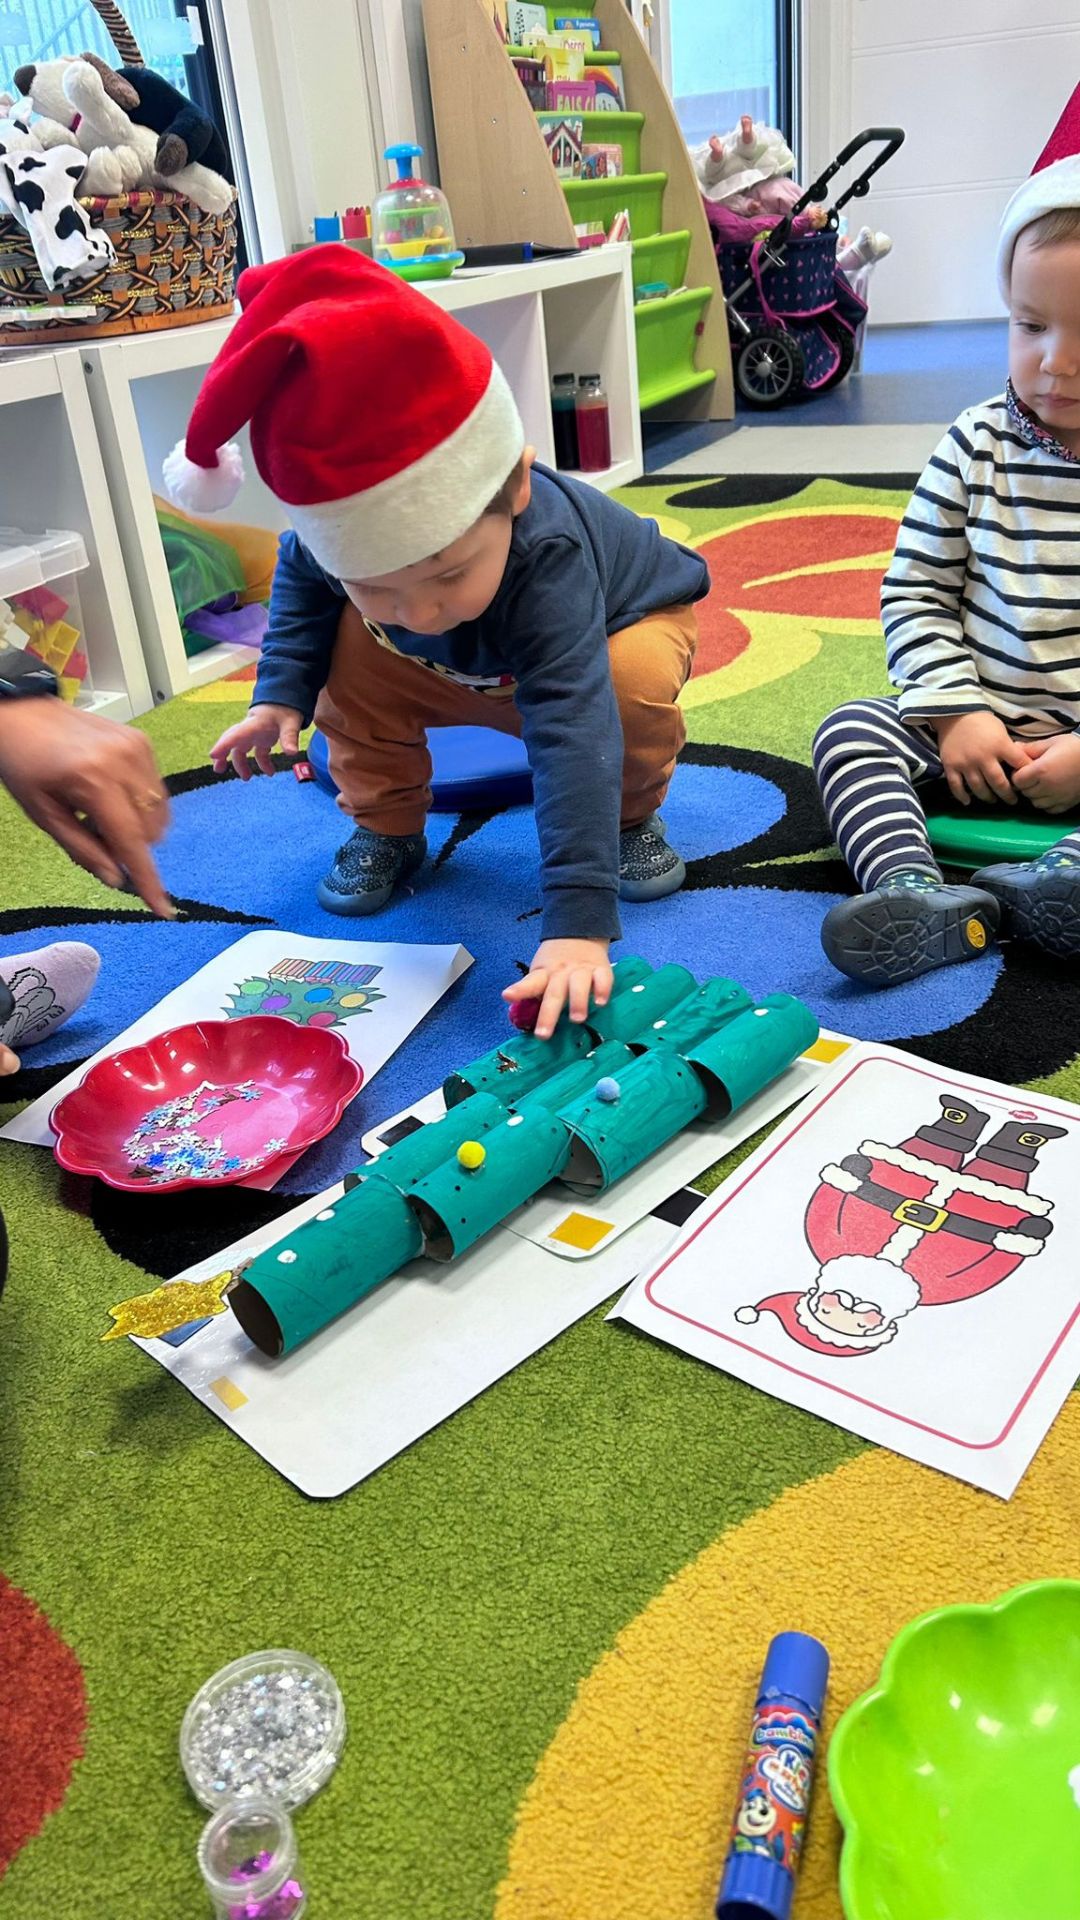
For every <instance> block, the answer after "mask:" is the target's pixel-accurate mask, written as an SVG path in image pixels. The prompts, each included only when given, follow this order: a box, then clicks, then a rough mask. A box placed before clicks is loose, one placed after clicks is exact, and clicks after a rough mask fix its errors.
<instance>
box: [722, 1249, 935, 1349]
mask: <svg viewBox="0 0 1080 1920" xmlns="http://www.w3.org/2000/svg"><path fill="white" fill-rule="evenodd" d="M817 1293H846V1294H850V1296H851V1298H852V1300H853V1301H862V1300H867V1301H871V1302H872V1303H873V1305H874V1306H875V1307H878V1308H879V1309H880V1311H881V1313H882V1314H883V1315H884V1325H883V1326H882V1327H880V1328H879V1329H878V1331H877V1332H876V1333H868V1334H842V1333H836V1332H834V1331H833V1330H832V1329H831V1328H829V1327H826V1326H825V1324H824V1322H823V1321H820V1320H818V1319H817V1318H816V1317H815V1316H814V1315H813V1313H812V1310H811V1307H810V1302H811V1300H812V1299H813V1297H814V1295H815V1294H817ZM920 1298H921V1295H920V1292H919V1283H918V1281H917V1280H913V1279H912V1277H911V1275H910V1273H906V1272H905V1271H904V1268H903V1267H898V1266H896V1265H895V1264H894V1263H893V1262H892V1261H891V1260H883V1259H881V1258H880V1257H876V1256H874V1255H872V1254H866V1253H842V1254H838V1255H837V1257H836V1259H835V1260H827V1261H826V1262H825V1265H824V1266H823V1267H822V1268H821V1270H820V1272H819V1274H818V1277H817V1280H816V1281H815V1283H814V1285H813V1286H812V1287H810V1288H808V1290H807V1291H806V1293H773V1294H770V1295H769V1297H768V1298H767V1299H766V1300H759V1301H758V1304H757V1306H756V1307H739V1308H738V1309H737V1311H736V1314H735V1318H736V1320H737V1321H738V1322H739V1324H740V1326H744V1327H747V1326H753V1325H754V1323H755V1321H757V1320H759V1319H760V1317H761V1315H762V1314H763V1313H774V1314H775V1315H776V1318H777V1319H778V1320H779V1322H780V1324H781V1326H782V1327H783V1329H784V1332H785V1333H786V1334H788V1335H789V1337H790V1338H791V1339H792V1340H794V1341H796V1342H797V1343H798V1345H799V1346H801V1347H807V1348H809V1350H810V1352H811V1353H823V1354H826V1355H828V1357H829V1359H830V1360H837V1359H842V1358H845V1357H847V1356H850V1355H854V1354H860V1353H874V1352H876V1350H877V1349H878V1348H879V1347H884V1346H887V1345H888V1343H889V1341H890V1340H891V1339H892V1338H893V1336H894V1334H895V1332H896V1322H897V1321H898V1320H902V1319H903V1317H904V1315H905V1314H906V1313H910V1312H911V1311H912V1309H913V1308H914V1307H917V1306H918V1304H919V1300H920Z"/></svg>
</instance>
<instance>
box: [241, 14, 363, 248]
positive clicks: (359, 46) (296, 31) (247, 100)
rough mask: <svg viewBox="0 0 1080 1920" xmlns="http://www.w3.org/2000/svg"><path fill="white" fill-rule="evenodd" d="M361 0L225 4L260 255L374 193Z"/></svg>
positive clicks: (295, 240)
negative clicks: (321, 215) (318, 218)
mask: <svg viewBox="0 0 1080 1920" xmlns="http://www.w3.org/2000/svg"><path fill="white" fill-rule="evenodd" d="M361 4H362V0H224V5H223V16H224V21H225V29H226V34H227V38H228V42H229V47H230V53H231V60H232V67H233V76H234V82H235V86H236V93H237V102H238V107H239V113H240V120H241V126H242V128H243V131H244V136H245V147H246V151H247V159H248V168H249V172H250V174H251V186H252V195H253V198H254V201H255V210H256V217H257V220H258V224H259V232H260V236H261V238H262V242H263V251H264V253H265V255H266V257H267V258H273V257H274V256H275V255H277V254H280V253H283V252H286V251H287V250H288V249H289V247H291V246H295V245H299V244H300V243H301V242H303V241H305V240H309V239H310V238H311V222H312V221H313V220H314V218H315V215H316V214H317V213H335V212H336V213H343V212H344V210H345V208H346V207H349V206H359V205H370V202H371V200H372V199H373V197H374V195H375V194H376V193H377V192H378V191H379V188H380V186H381V184H382V181H381V179H380V176H379V161H378V148H379V140H378V136H377V131H376V125H375V116H374V113H373V109H372V101H371V92H372V89H373V87H374V78H373V75H372V73H371V70H370V69H371V62H370V59H369V58H368V57H366V53H365V46H364V38H363V32H362V25H363V17H362V14H361Z"/></svg>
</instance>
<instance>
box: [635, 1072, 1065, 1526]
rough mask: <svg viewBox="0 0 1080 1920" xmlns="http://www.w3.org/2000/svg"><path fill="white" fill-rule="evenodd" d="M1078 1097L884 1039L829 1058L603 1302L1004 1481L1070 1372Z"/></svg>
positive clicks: (899, 1441)
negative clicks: (803, 1094)
mask: <svg viewBox="0 0 1080 1920" xmlns="http://www.w3.org/2000/svg"><path fill="white" fill-rule="evenodd" d="M1078 1220H1080V1109H1078V1108H1076V1107H1073V1106H1071V1105H1069V1104H1068V1103H1066V1102H1065V1101H1060V1100H1053V1099H1050V1098H1047V1097H1045V1096H1043V1095H1037V1094H1030V1093H1026V1092H1017V1090H1016V1089H1015V1088H1011V1087H1004V1086H999V1085H997V1084H996V1083H995V1082H993V1081H988V1080H977V1079H975V1078H973V1077H971V1076H970V1075H966V1074H957V1075H951V1074H948V1073H946V1072H943V1071H942V1070H941V1069H939V1068H937V1067H935V1066H933V1065H931V1064H930V1063H928V1062H925V1061H922V1060H917V1059H915V1058H914V1057H912V1056H910V1055H905V1054H902V1053H899V1052H896V1051H894V1050H892V1049H890V1048H887V1047H878V1046H872V1045H868V1044H867V1045H862V1044H859V1043H852V1045H851V1046H850V1047H849V1048H848V1049H847V1050H846V1051H845V1053H844V1054H843V1055H842V1056H841V1058H840V1059H838V1060H837V1063H836V1065H835V1067H834V1068H833V1069H832V1071H831V1073H830V1075H829V1077H828V1078H827V1079H826V1080H825V1081H823V1082H822V1083H821V1085H820V1086H819V1087H818V1089H817V1090H816V1091H815V1092H814V1093H812V1094H810V1095H809V1096H808V1097H807V1099H806V1100H804V1101H803V1102H802V1103H801V1104H800V1105H799V1106H798V1107H797V1108H795V1110H794V1111H793V1112H792V1113H791V1114H790V1115H789V1116H788V1118H787V1120H785V1121H783V1122H781V1124H780V1126H779V1127H778V1128H777V1130H776V1132H775V1133H774V1134H773V1135H771V1137H770V1138H769V1139H768V1140H766V1141H765V1143H764V1144H763V1145H762V1146H761V1147H760V1148H759V1149H758V1150H757V1152H756V1153H754V1154H753V1155H751V1157H750V1158H749V1159H748V1160H747V1161H746V1162H745V1163H744V1164H743V1166H741V1167H740V1168H739V1169H738V1170H737V1171H736V1172H735V1173H734V1174H733V1175H732V1176H731V1178H730V1179H729V1180H727V1181H726V1182H725V1183H724V1185H723V1186H722V1187H720V1188H719V1189H718V1191H717V1193H716V1194H715V1195H714V1196H713V1197H712V1199H711V1200H710V1202H709V1203H708V1205H707V1207H705V1208H703V1209H702V1210H701V1211H700V1212H699V1213H697V1214H695V1215H694V1216H693V1218H692V1220H691V1221H690V1222H688V1224H687V1226H686V1228H685V1229H684V1231H683V1233H682V1234H681V1235H680V1237H679V1239H678V1241H677V1242H676V1244H675V1246H674V1248H673V1249H672V1250H671V1251H670V1252H669V1253H668V1254H667V1255H666V1256H665V1258H664V1259H663V1260H662V1261H661V1262H660V1263H659V1264H658V1266H657V1267H656V1268H655V1269H654V1271H653V1272H651V1273H649V1274H645V1275H643V1276H642V1277H641V1279H640V1280H638V1281H637V1282H636V1283H635V1285H634V1287H633V1288H632V1289H631V1290H630V1292H629V1293H628V1294H626V1295H625V1296H624V1298H623V1300H622V1301H621V1302H620V1303H619V1306H618V1307H617V1308H616V1309H615V1313H614V1315H613V1316H612V1317H613V1318H621V1319H626V1320H630V1321H631V1322H632V1323H633V1324H634V1325H636V1326H638V1327H640V1328H642V1329H643V1330H644V1331H646V1332H649V1333H651V1334H654V1335H656V1336H657V1337H659V1338H661V1339H664V1340H666V1341H668V1342H669V1343H670V1344H672V1345H675V1346H679V1347H682V1348H683V1349H684V1350H685V1351H686V1352H688V1353H692V1354H695V1355H696V1356H697V1357H698V1358H699V1359H702V1360H706V1361H708V1362H709V1364H711V1365H713V1366H717V1367H722V1368H724V1369H725V1370H726V1371H728V1372H730V1373H733V1374H736V1375H738V1376H739V1377H740V1378H742V1379H744V1380H747V1381H749V1382H750V1383H751V1384H752V1385H754V1386H757V1387H760V1388H762V1389H763V1390H764V1391H766V1392H768V1393H771V1394H773V1395H775V1396H776V1397H777V1398H780V1399H784V1400H787V1401H790V1402H791V1403H792V1404H793V1405H796V1406H801V1407H804V1408H806V1409H807V1410H808V1411H810V1412H812V1413H817V1414H820V1415H821V1416H822V1417H824V1418H826V1419H830V1420H832V1421H834V1422H835V1423H836V1424H838V1425H840V1426H844V1427H847V1428H849V1429H850V1430H851V1431H852V1432H854V1433H860V1434H862V1435H864V1436H865V1437H866V1438H867V1439H870V1440H875V1441H877V1442H879V1443H880V1444H883V1445H886V1446H891V1447H892V1448H893V1449H894V1450H895V1451H897V1452H899V1453H904V1454H907V1455H909V1456H910V1457H911V1458H913V1459H916V1460H922V1461H924V1462H925V1463H926V1464H927V1465H930V1466H935V1467H939V1468H941V1469H943V1470H944V1471H946V1472H949V1473H954V1474H956V1475H958V1476H959V1477H961V1478H963V1479H965V1480H970V1481H971V1482H972V1483H973V1484H975V1485H977V1486H981V1487H986V1488H987V1489H988V1490H989V1491H991V1492H995V1493H998V1494H1001V1495H1004V1496H1005V1497H1008V1495H1009V1494H1011V1493H1012V1492H1013V1490H1014V1489H1015V1487H1016V1485H1017V1482H1018V1481H1019V1479H1020V1477H1021V1475H1022V1473H1023V1471H1024V1469H1025V1467H1026V1466H1027V1465H1028V1463H1029V1461H1030V1460H1031V1458H1032V1456H1033V1455H1034V1453H1035V1451H1036V1448H1037V1447H1038V1445H1039V1442H1040V1441H1041V1440H1042V1438H1043V1437H1044V1435H1045V1433H1046V1431H1047V1429H1048V1427H1049V1426H1050V1423H1051V1421H1052V1420H1053V1419H1054V1417H1055V1415H1056V1414H1057V1412H1058V1411H1059V1409H1060V1407H1061V1403H1062V1401H1063V1400H1064V1397H1065V1395H1066V1393H1067V1392H1068V1391H1069V1389H1070V1387H1071V1386H1072V1384H1073V1382H1074V1381H1075V1379H1076V1378H1077V1375H1078V1373H1080V1261H1078V1260H1077V1256H1076V1245H1077V1226H1078Z"/></svg>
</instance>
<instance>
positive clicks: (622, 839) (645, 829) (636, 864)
mask: <svg viewBox="0 0 1080 1920" xmlns="http://www.w3.org/2000/svg"><path fill="white" fill-rule="evenodd" d="M685 879H686V867H685V865H684V864H683V861H682V860H681V859H680V857H679V855H678V854H677V853H676V852H675V849H674V847H669V846H668V843H667V840H666V838H665V835H664V823H663V821H662V820H661V818H660V815H659V814H658V813H651V814H650V815H649V818H648V819H647V820H643V821H642V823H641V825H640V827H624V828H623V830H622V832H621V833H620V835H619V897H620V899H622V900H662V899H663V897H664V895H665V894H666V893H677V892H678V891H679V888H680V887H681V886H682V883H683V881H684V880H685Z"/></svg>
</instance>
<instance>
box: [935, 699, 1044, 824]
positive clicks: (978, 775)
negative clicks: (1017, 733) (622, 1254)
mask: <svg viewBox="0 0 1080 1920" xmlns="http://www.w3.org/2000/svg"><path fill="white" fill-rule="evenodd" d="M934 730H935V732H936V733H937V742H938V752H939V754H940V755H941V764H942V766H943V767H944V769H945V778H946V780H947V781H948V783H949V792H950V793H951V794H952V797H953V799H954V800H959V802H960V805H961V806H962V807H967V806H970V804H971V802H972V800H973V799H975V800H990V801H994V800H1004V802H1005V804H1006V806H1008V807H1015V805H1016V794H1015V793H1014V792H1013V782H1012V780H1011V779H1010V770H1012V771H1014V772H1015V773H1016V774H1017V779H1016V786H1017V788H1018V789H1020V790H1021V791H1022V788H1021V782H1020V771H1021V769H1023V768H1024V767H1026V766H1027V765H1028V760H1029V757H1030V755H1031V752H1032V751H1033V749H1032V748H1031V747H1029V746H1021V744H1020V742H1019V740H1014V739H1013V738H1012V736H1011V735H1010V733H1009V730H1008V728H1007V727H1006V725H1005V722H1004V721H1003V720H999V719H998V717H997V715H996V714H995V713H986V712H982V713H958V714H957V715H956V717H955V719H952V720H936V721H935V722H934Z"/></svg>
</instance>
